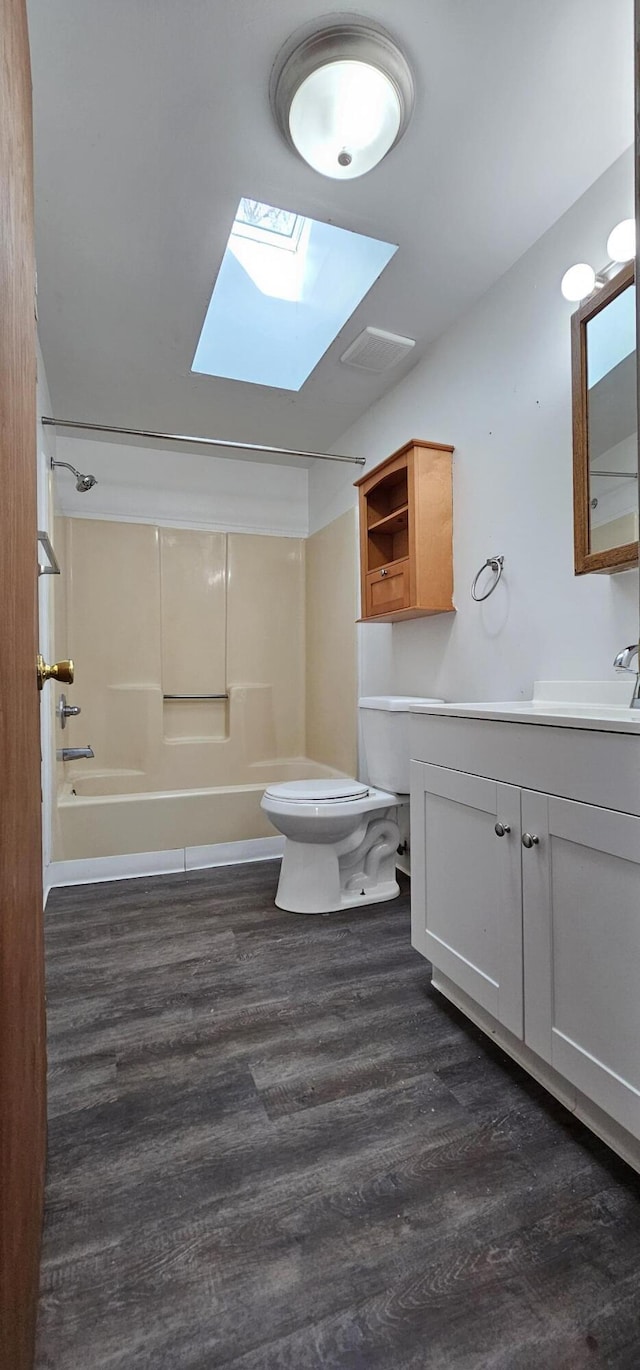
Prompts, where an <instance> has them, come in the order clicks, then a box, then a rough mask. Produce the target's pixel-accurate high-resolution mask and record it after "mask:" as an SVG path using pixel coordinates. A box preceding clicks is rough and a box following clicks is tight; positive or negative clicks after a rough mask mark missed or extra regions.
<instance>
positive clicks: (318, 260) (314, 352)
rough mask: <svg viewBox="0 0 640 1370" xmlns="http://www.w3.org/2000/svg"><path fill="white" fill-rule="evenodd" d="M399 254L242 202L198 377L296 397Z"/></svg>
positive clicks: (199, 351)
mask: <svg viewBox="0 0 640 1370" xmlns="http://www.w3.org/2000/svg"><path fill="white" fill-rule="evenodd" d="M395 252H397V246H395V245H394V244H393V243H385V242H382V241H380V240H379V239H377V238H366V237H364V236H363V235H362V234H360V233H351V232H349V231H348V230H347V229H344V228H336V226H335V225H334V224H325V223H321V222H319V221H318V220H316V219H306V218H304V217H303V216H302V215H300V214H295V213H294V212H293V211H291V210H286V209H277V208H276V207H275V206H274V205H266V204H262V203H261V202H260V201H259V200H249V199H242V200H241V201H240V204H239V205H238V208H237V211H236V216H235V219H234V221H233V225H232V228H231V233H230V234H229V240H228V242H227V246H226V250H225V254H224V257H223V259H222V265H221V267H220V271H219V272H218V278H217V280H216V283H215V286H214V290H213V294H212V296H211V300H210V303H209V308H208V310H207V314H206V318H205V321H204V325H203V328H202V333H201V334H200V340H199V342H198V346H197V348H196V354H195V357H194V359H193V365H192V368H191V369H192V371H195V372H198V373H200V374H202V375H207V376H226V377H229V378H230V379H231V380H236V381H249V382H251V383H253V384H254V385H269V386H273V387H274V388H276V389H279V390H299V389H300V387H301V386H302V385H304V382H305V381H306V379H307V377H308V376H309V375H310V374H311V372H312V371H313V369H314V367H316V366H317V364H318V362H319V361H320V358H321V357H322V356H323V355H324V353H325V352H326V350H327V348H328V347H329V346H330V345H331V343H332V342H333V340H334V338H335V337H336V336H337V334H338V333H339V332H340V329H341V328H343V327H344V325H345V323H346V322H347V320H348V319H349V318H350V317H351V315H352V313H353V311H354V309H355V308H356V307H357V305H359V304H360V301H361V300H362V299H364V296H365V295H366V294H367V291H368V290H370V289H371V286H372V285H373V283H374V281H376V280H377V278H378V276H379V275H380V274H381V272H382V271H384V268H385V266H386V265H387V263H388V262H389V261H390V260H391V258H392V257H393V255H394V253H395Z"/></svg>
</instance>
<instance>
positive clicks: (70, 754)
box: [56, 747, 94, 761]
mask: <svg viewBox="0 0 640 1370" xmlns="http://www.w3.org/2000/svg"><path fill="white" fill-rule="evenodd" d="M93 755H94V752H93V748H92V747H59V748H58V750H57V752H56V757H57V760H58V761H82V760H83V759H84V758H86V759H87V761H90V760H91V758H92V757H93Z"/></svg>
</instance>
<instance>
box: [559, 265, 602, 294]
mask: <svg viewBox="0 0 640 1370" xmlns="http://www.w3.org/2000/svg"><path fill="white" fill-rule="evenodd" d="M595 283H596V273H595V271H594V269H593V267H592V266H589V264H588V262H576V265H575V266H570V267H569V270H568V271H565V273H564V276H563V277H562V280H561V282H560V289H561V291H562V294H563V295H564V298H565V300H572V301H574V302H575V301H577V300H584V299H586V297H587V295H590V294H591V292H592V290H593V289H594V286H595Z"/></svg>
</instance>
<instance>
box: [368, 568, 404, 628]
mask: <svg viewBox="0 0 640 1370" xmlns="http://www.w3.org/2000/svg"><path fill="white" fill-rule="evenodd" d="M366 601H367V602H366V614H367V618H375V616H376V615H377V614H394V613H397V612H398V610H399V609H409V608H410V607H411V593H410V581H409V561H408V559H407V560H405V561H396V562H393V563H392V564H390V565H389V566H381V567H380V569H379V570H378V571H371V573H370V574H369V575H368V576H367V578H366Z"/></svg>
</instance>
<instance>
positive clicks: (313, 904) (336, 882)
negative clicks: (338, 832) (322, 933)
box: [276, 813, 400, 913]
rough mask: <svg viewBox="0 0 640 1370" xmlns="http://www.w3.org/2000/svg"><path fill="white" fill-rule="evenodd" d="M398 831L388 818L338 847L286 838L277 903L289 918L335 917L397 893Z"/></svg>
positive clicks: (380, 819)
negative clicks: (304, 915)
mask: <svg viewBox="0 0 640 1370" xmlns="http://www.w3.org/2000/svg"><path fill="white" fill-rule="evenodd" d="M398 837H399V834H398V826H397V823H396V822H395V821H393V820H392V819H391V818H390V816H389V814H388V813H387V814H386V815H385V817H384V818H376V820H374V821H373V822H369V823H365V824H364V825H363V826H362V827H360V828H358V829H356V830H355V832H354V833H353V834H351V835H350V836H349V838H347V839H345V840H344V841H343V842H339V843H335V844H334V843H323V842H295V841H293V840H292V839H291V838H289V837H287V838H285V844H284V855H283V858H282V866H281V869H280V880H279V882H278V891H277V894H276V904H277V906H278V908H279V909H284V910H285V911H286V912H287V913H338V912H339V911H340V909H353V908H356V906H357V905H358V904H361V905H366V904H379V903H381V902H383V901H384V900H386V899H395V898H397V896H398V894H399V893H400V887H399V885H398V882H397V880H396V848H397V845H398Z"/></svg>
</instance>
